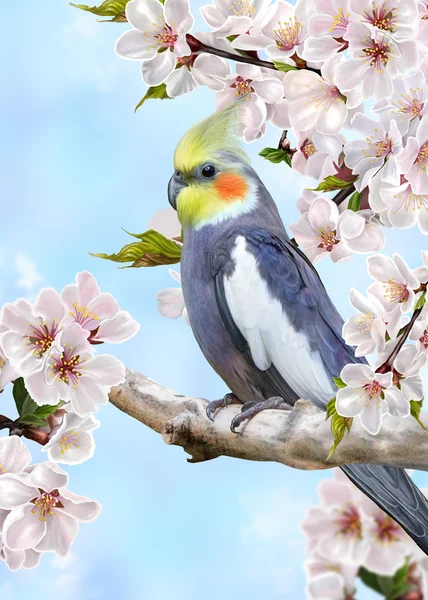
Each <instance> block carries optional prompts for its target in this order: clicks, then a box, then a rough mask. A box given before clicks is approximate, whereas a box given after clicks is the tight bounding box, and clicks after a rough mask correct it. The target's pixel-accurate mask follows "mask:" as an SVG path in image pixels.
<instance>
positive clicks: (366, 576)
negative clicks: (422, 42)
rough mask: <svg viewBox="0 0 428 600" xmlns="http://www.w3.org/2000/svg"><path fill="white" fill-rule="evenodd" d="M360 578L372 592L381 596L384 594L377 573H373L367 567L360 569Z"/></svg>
mask: <svg viewBox="0 0 428 600" xmlns="http://www.w3.org/2000/svg"><path fill="white" fill-rule="evenodd" d="M358 577H359V578H360V579H361V581H362V582H363V583H364V585H366V586H367V587H368V588H370V589H371V590H374V591H375V592H378V593H379V594H382V593H383V592H382V588H381V587H380V584H379V581H378V578H377V575H376V573H372V572H371V571H369V570H368V569H366V568H365V567H360V569H359V571H358Z"/></svg>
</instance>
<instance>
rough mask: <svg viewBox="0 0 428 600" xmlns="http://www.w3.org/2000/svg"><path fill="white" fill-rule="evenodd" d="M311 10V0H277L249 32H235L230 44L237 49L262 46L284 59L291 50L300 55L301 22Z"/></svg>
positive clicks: (272, 55)
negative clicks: (309, 0) (291, 0)
mask: <svg viewBox="0 0 428 600" xmlns="http://www.w3.org/2000/svg"><path fill="white" fill-rule="evenodd" d="M310 13H312V3H311V2H307V1H306V0H297V2H296V5H295V6H293V5H292V4H290V3H289V2H286V1H285V0H278V2H276V3H275V4H274V5H273V11H270V12H269V13H268V15H269V17H270V18H269V20H267V19H266V18H265V19H264V20H262V21H261V22H260V23H259V24H258V27H252V29H251V31H250V34H246V33H244V34H242V35H239V36H238V37H237V38H236V39H235V40H234V41H233V42H232V47H233V48H237V49H239V50H265V51H266V53H267V54H268V56H269V57H270V58H271V59H273V60H276V61H281V62H285V61H286V60H287V59H288V58H290V57H292V56H293V54H295V53H296V54H297V55H299V56H301V52H302V49H303V42H304V40H305V38H306V35H307V34H306V29H305V24H306V23H307V20H308V17H309V14H310Z"/></svg>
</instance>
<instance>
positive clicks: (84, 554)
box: [0, 0, 428, 600]
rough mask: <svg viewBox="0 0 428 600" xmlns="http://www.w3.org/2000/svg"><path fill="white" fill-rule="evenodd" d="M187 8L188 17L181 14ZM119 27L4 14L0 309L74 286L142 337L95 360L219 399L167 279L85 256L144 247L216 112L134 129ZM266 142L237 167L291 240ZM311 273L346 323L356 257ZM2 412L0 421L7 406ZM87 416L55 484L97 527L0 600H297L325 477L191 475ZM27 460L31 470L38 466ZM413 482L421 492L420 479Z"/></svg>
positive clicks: (218, 385) (198, 101)
mask: <svg viewBox="0 0 428 600" xmlns="http://www.w3.org/2000/svg"><path fill="white" fill-rule="evenodd" d="M202 4H203V2H201V1H200V0H198V1H195V0H192V8H193V10H194V12H195V14H196V13H197V6H199V5H202ZM198 25H199V26H201V25H202V23H201V19H200V17H199V18H198ZM126 27H127V25H117V24H109V23H106V24H98V23H96V20H95V17H93V16H92V15H90V14H87V13H81V12H79V11H77V10H76V9H73V8H71V7H70V6H69V5H68V3H67V2H66V1H65V0H56V1H55V2H52V1H48V0H39V1H38V2H34V0H21V1H20V2H8V3H5V6H2V19H1V28H2V32H1V36H0V47H1V49H2V55H3V61H2V68H3V72H2V86H1V87H2V93H1V96H0V125H1V135H2V144H1V147H0V177H1V179H0V180H1V192H0V194H1V196H0V206H1V211H0V247H1V252H0V273H1V276H0V303H3V302H4V301H12V300H14V299H15V298H16V297H18V296H25V297H29V298H32V297H34V296H35V294H36V292H37V290H38V289H39V287H41V286H54V287H56V288H57V289H61V288H62V287H63V286H64V285H66V284H68V283H70V282H72V281H73V280H74V276H75V274H76V273H77V272H78V271H80V270H83V269H88V270H90V271H91V272H92V273H93V274H94V275H95V276H96V277H97V279H98V282H99V284H100V286H101V289H102V290H104V291H109V292H111V293H112V294H113V295H114V296H115V297H116V298H117V299H118V300H119V302H120V304H121V307H122V308H124V309H126V310H129V311H130V312H131V313H132V315H133V316H134V317H135V318H136V319H137V320H138V321H139V322H140V323H141V331H140V332H139V334H138V335H137V336H136V337H135V338H134V339H133V340H131V341H130V342H128V343H126V344H125V345H123V346H121V347H113V348H107V347H106V348H105V349H106V351H110V352H113V353H114V354H115V355H116V356H118V357H119V358H120V359H122V360H123V361H124V362H125V363H126V364H127V365H128V366H129V367H131V368H133V369H138V370H140V371H142V372H144V373H146V374H148V375H149V376H150V377H152V378H154V379H157V380H159V381H160V382H162V383H163V384H165V385H167V386H169V387H171V388H173V389H175V390H177V391H179V392H180V393H183V394H189V395H191V394H194V395H197V396H204V397H207V398H210V399H214V398H219V397H221V396H222V395H223V394H224V393H225V392H226V389H225V386H224V384H223V382H222V381H221V380H220V379H219V378H218V377H217V376H216V375H215V374H214V373H213V372H212V371H211V369H210V367H209V366H208V364H206V363H205V360H204V358H203V356H202V355H201V353H200V351H199V349H198V347H197V345H196V342H195V341H194V339H193V336H192V333H191V330H190V328H189V327H187V325H186V324H185V322H184V321H183V320H179V321H169V320H166V319H163V318H162V317H161V316H160V315H159V313H158V312H157V310H156V302H155V299H154V297H155V294H156V293H157V292H158V291H159V290H160V289H162V288H163V287H170V286H172V285H174V282H173V281H172V280H171V278H170V276H169V274H168V270H167V268H156V269H147V270H143V269H140V270H134V269H129V270H123V271H120V270H118V269H117V268H116V266H115V265H114V264H113V263H109V262H104V261H101V260H98V259H95V258H92V257H90V256H89V255H88V252H89V251H93V252H113V251H117V250H118V249H119V248H120V247H121V246H122V245H124V244H125V243H128V241H129V239H128V237H127V236H126V234H125V233H124V232H123V231H121V229H120V226H123V227H124V228H125V229H128V230H131V231H137V232H139V231H144V230H145V228H146V225H147V222H148V221H149V219H150V218H151V216H152V215H153V214H154V213H155V212H156V211H157V210H158V209H159V208H162V207H165V206H167V196H166V187H167V182H168V179H169V177H170V174H171V172H172V168H173V167H172V155H173V151H174V147H175V144H176V142H177V141H178V139H179V137H180V136H181V135H182V134H183V132H184V131H185V130H186V129H187V128H188V127H189V126H190V125H192V124H193V123H194V122H195V121H196V120H198V119H200V118H202V117H205V116H206V115H207V114H209V113H210V112H212V111H213V110H214V95H213V94H212V93H211V92H208V91H207V90H204V89H198V90H197V91H196V92H194V93H192V94H191V95H189V96H186V97H182V98H180V99H177V100H174V101H163V102H161V101H151V102H147V103H146V104H145V106H144V107H143V108H142V109H140V110H139V111H138V113H137V114H136V115H134V112H133V108H134V106H135V105H136V104H137V102H138V101H139V100H140V98H141V97H142V96H143V95H144V93H145V88H144V85H143V82H142V81H141V78H140V74H139V65H138V64H137V63H133V62H127V61H123V60H121V59H119V58H118V57H117V56H116V55H115V54H114V51H113V47H114V42H115V40H116V39H117V37H118V36H119V34H120V33H121V32H122V31H123V30H124V29H126ZM278 136H279V131H278V130H274V129H273V128H272V129H270V130H269V132H268V134H267V135H266V136H265V137H264V139H263V140H261V141H258V142H256V143H254V144H252V145H251V146H250V147H249V148H248V152H249V154H250V155H251V157H252V159H253V162H254V165H255V167H256V169H257V170H258V172H259V173H260V175H261V177H262V179H263V180H264V181H265V183H266V184H267V187H268V188H269V189H270V191H271V192H272V194H273V196H274V197H275V198H276V200H277V202H278V205H279V207H280V210H281V213H282V216H283V218H284V221H285V223H287V224H288V223H290V222H293V221H295V220H296V219H297V216H298V215H297V211H296V208H295V201H296V199H297V197H298V195H299V194H300V192H301V190H302V189H303V187H304V186H305V182H304V181H303V178H301V177H300V176H298V175H297V174H294V173H292V172H291V170H289V169H288V168H287V167H285V166H283V165H271V164H270V163H268V162H266V161H263V160H262V159H261V158H259V157H258V156H257V154H258V152H259V151H260V150H261V149H262V148H263V147H265V146H268V145H270V146H275V145H276V143H277V140H278ZM306 185H307V183H306ZM424 248H426V238H424V236H422V235H421V234H420V233H419V232H418V231H417V230H411V231H409V232H392V233H391V232H389V234H388V242H387V247H386V249H385V251H386V253H388V254H392V252H394V251H396V252H399V253H400V254H402V255H403V256H404V257H405V258H406V260H407V261H408V262H409V263H410V264H411V265H412V266H414V267H415V266H417V265H418V264H419V263H420V250H421V249H424ZM28 261H31V263H30V264H29V263H28ZM319 270H320V273H321V276H322V277H323V279H324V282H325V284H326V286H327V288H328V290H329V292H330V294H331V296H332V297H333V299H334V301H335V303H336V305H337V306H338V308H339V310H340V311H341V312H342V314H343V316H344V317H346V316H348V315H349V314H350V312H351V309H350V306H349V304H348V292H349V289H350V288H351V287H356V288H358V289H360V290H361V291H363V292H364V291H365V289H366V287H367V285H368V284H369V279H368V276H367V274H366V269H365V258H364V257H361V256H356V257H353V259H352V262H351V263H348V264H345V265H333V264H331V263H330V262H328V261H325V262H322V263H321V264H320V265H319ZM1 404H2V407H1V411H0V412H2V413H5V414H9V413H11V414H12V405H11V402H10V398H9V397H8V394H4V395H3V396H2V398H1ZM98 416H99V418H100V420H101V422H102V427H101V429H99V430H98V431H96V432H95V438H96V442H97V450H96V454H95V457H94V458H93V459H92V460H91V461H89V462H86V463H85V464H83V465H80V466H77V467H74V468H69V472H70V477H71V481H70V489H72V490H73V491H75V492H77V493H80V494H83V495H86V496H88V497H93V498H96V499H97V500H99V501H100V502H102V504H103V512H102V515H101V516H100V517H99V518H98V520H97V521H95V522H94V523H92V524H88V525H83V526H82V528H81V531H80V533H79V535H78V537H77V539H76V542H75V543H74V545H73V547H72V553H71V555H70V556H69V557H68V558H66V559H65V560H59V559H57V558H55V555H53V554H48V555H45V556H44V558H43V560H42V565H41V567H40V568H39V569H37V570H34V571H30V572H25V571H21V572H19V573H15V574H13V573H10V572H9V571H8V570H7V569H6V567H5V566H4V565H3V564H0V596H1V597H2V598H5V599H7V600H9V599H10V600H26V599H27V598H29V597H30V596H31V598H32V600H51V599H53V598H57V597H58V596H61V598H62V599H63V600H67V599H68V598H70V599H71V598H73V599H74V598H76V597H79V598H80V599H81V600H86V599H88V600H90V599H101V598H102V599H108V600H109V599H113V598H124V599H126V600H169V599H170V598H172V597H173V598H174V599H175V600H184V599H185V598H186V599H188V598H191V599H193V598H203V599H204V600H214V599H215V600H217V598H224V599H229V598H230V599H231V598H234V599H235V600H236V599H244V598H245V599H246V600H256V599H259V598H260V597H263V598H265V599H266V600H271V599H272V600H274V599H280V598H281V599H284V600H288V599H290V600H291V599H293V600H295V599H297V598H303V597H304V592H303V590H304V585H305V581H304V574H303V571H302V563H303V560H304V550H305V544H304V538H303V535H302V534H301V533H300V530H299V523H300V521H301V520H302V518H303V516H304V513H305V510H306V509H307V508H308V507H309V506H310V505H312V504H314V503H317V494H316V485H317V483H318V482H319V481H320V480H321V479H322V478H323V477H326V476H327V477H328V476H329V475H328V474H320V473H316V472H314V473H306V472H299V471H294V470H292V469H288V468H285V467H283V466H280V465H277V464H258V463H252V462H244V461H239V460H233V459H229V458H220V459H217V460H215V461H211V462H208V463H204V464H198V465H190V464H188V463H187V462H186V455H185V453H184V452H183V451H182V450H181V449H179V448H175V447H168V446H166V445H165V444H164V443H163V442H162V439H161V437H160V436H159V435H157V434H155V433H153V432H152V431H150V430H149V429H147V428H145V427H144V426H143V425H141V424H140V423H138V422H136V421H134V420H132V419H131V418H130V417H128V416H126V415H123V414H122V413H120V412H119V411H118V410H117V409H115V408H114V407H113V406H108V407H105V408H104V409H103V410H101V411H100V413H99V415H98ZM31 450H32V452H33V458H34V461H35V462H38V461H40V460H44V459H45V455H44V454H42V453H40V451H39V449H38V448H37V447H35V446H34V447H31ZM415 479H416V481H417V482H418V483H419V484H420V485H422V486H425V487H427V486H428V477H427V475H426V474H417V475H416V476H415ZM373 597H374V596H372V595H371V594H370V593H369V592H367V591H364V592H363V591H362V592H361V593H360V594H359V598H361V599H363V600H368V599H369V598H373Z"/></svg>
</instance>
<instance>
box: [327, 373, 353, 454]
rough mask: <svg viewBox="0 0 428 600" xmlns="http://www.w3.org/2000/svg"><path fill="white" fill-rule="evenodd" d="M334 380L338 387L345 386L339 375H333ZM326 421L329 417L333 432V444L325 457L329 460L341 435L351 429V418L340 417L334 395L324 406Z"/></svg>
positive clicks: (341, 437)
mask: <svg viewBox="0 0 428 600" xmlns="http://www.w3.org/2000/svg"><path fill="white" fill-rule="evenodd" d="M333 379H334V382H335V383H336V385H337V387H339V388H343V387H346V384H345V383H343V381H342V380H341V379H340V377H334V378H333ZM326 411H327V412H326V417H325V418H326V421H327V420H328V419H331V423H330V430H331V433H332V434H333V439H334V442H333V445H332V447H331V448H330V452H329V453H328V456H327V458H326V462H327V461H329V460H330V458H331V457H332V455H333V452H334V451H335V450H336V448H337V447H338V445H339V444H340V442H341V441H342V440H343V437H344V435H345V431H347V432H348V434H349V432H350V431H351V427H352V422H353V419H352V418H350V417H342V415H339V414H338V412H337V410H336V396H335V397H334V398H332V399H331V400H330V402H329V403H328V404H327V407H326Z"/></svg>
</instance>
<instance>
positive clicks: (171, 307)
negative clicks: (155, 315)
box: [156, 269, 189, 324]
mask: <svg viewBox="0 0 428 600" xmlns="http://www.w3.org/2000/svg"><path fill="white" fill-rule="evenodd" d="M169 274H170V275H171V277H172V278H173V279H175V281H178V283H181V275H180V273H177V271H173V270H172V269H169ZM156 301H157V303H158V307H157V308H158V311H159V312H160V314H161V315H162V316H163V317H167V318H168V319H178V318H179V317H183V318H184V320H185V321H186V323H187V324H189V318H188V316H187V309H186V305H185V303H184V296H183V290H182V289H181V287H179V288H165V289H163V290H161V291H160V292H159V293H158V294H156Z"/></svg>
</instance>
